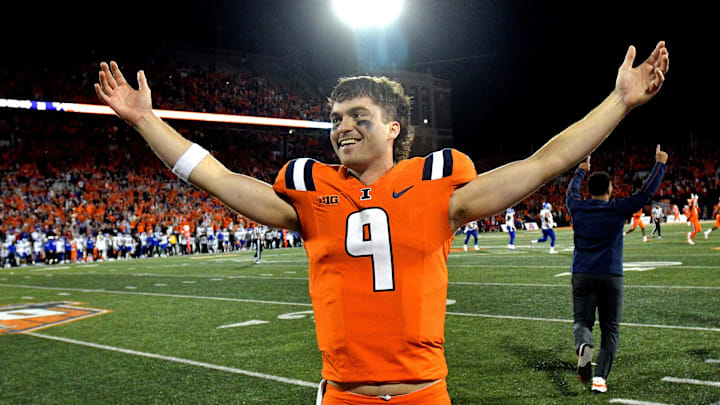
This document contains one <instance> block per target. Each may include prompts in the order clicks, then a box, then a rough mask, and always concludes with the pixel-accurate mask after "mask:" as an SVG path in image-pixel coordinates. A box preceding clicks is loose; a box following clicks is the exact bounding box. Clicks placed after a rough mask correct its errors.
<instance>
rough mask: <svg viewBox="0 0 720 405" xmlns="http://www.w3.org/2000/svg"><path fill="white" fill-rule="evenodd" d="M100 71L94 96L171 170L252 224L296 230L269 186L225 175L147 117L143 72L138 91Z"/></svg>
mask: <svg viewBox="0 0 720 405" xmlns="http://www.w3.org/2000/svg"><path fill="white" fill-rule="evenodd" d="M100 69H101V70H100V83H96V84H95V92H96V93H97V95H98V97H100V99H101V100H102V101H103V102H104V103H105V104H107V105H109V106H110V108H112V109H113V110H114V111H115V113H116V114H117V115H118V116H119V117H120V118H122V119H124V120H125V121H127V122H128V123H129V124H130V125H132V126H133V127H134V128H135V129H136V130H137V131H138V132H139V133H140V134H141V135H142V137H143V138H144V139H145V140H146V141H147V143H148V144H150V147H151V148H152V149H153V151H155V153H156V154H157V155H158V157H160V159H161V160H162V161H163V162H164V163H165V164H166V165H167V166H168V167H169V168H171V169H173V172H175V173H177V174H178V175H179V176H180V177H183V178H186V179H187V180H188V181H190V182H191V183H193V184H195V185H196V186H198V187H200V188H201V189H203V190H205V191H207V192H208V193H209V194H211V195H213V196H215V197H216V198H218V199H219V200H220V201H222V202H223V203H224V204H226V205H227V206H228V207H230V208H232V209H233V210H235V211H237V212H239V213H241V214H242V215H245V216H246V217H248V218H250V219H252V220H253V221H257V222H259V223H262V224H265V225H269V226H272V227H277V228H287V229H296V230H297V229H299V222H298V218H297V214H296V213H295V210H294V209H293V207H292V206H291V205H290V204H289V203H288V202H286V201H285V200H283V199H281V198H280V197H278V195H277V194H275V191H274V190H273V189H272V186H271V185H270V184H267V183H265V182H262V181H260V180H257V179H254V178H252V177H248V176H245V175H242V174H238V173H233V172H231V171H230V170H228V169H227V168H225V166H223V165H222V164H221V163H220V162H218V161H217V160H216V159H215V158H213V157H212V156H210V155H208V154H207V152H206V151H205V150H204V149H202V147H200V146H199V145H195V144H193V143H192V142H190V141H189V140H187V139H185V138H183V137H182V136H181V135H180V134H179V133H177V131H175V130H174V129H173V128H172V127H170V126H169V125H168V124H166V123H165V122H163V121H162V120H161V119H160V118H158V117H157V116H156V115H155V114H153V112H152V100H151V98H150V87H148V83H147V79H146V78H145V73H144V72H143V71H140V72H138V75H137V79H138V84H139V88H138V89H137V90H135V89H133V88H132V87H131V86H130V85H129V84H128V82H127V81H126V80H125V77H123V75H122V73H121V72H120V69H119V68H118V65H117V63H115V62H110V65H109V66H108V64H107V63H105V62H102V63H101V64H100Z"/></svg>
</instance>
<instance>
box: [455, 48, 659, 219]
mask: <svg viewBox="0 0 720 405" xmlns="http://www.w3.org/2000/svg"><path fill="white" fill-rule="evenodd" d="M634 60H635V47H633V46H630V47H629V49H628V51H627V54H626V55H625V60H624V61H623V63H622V65H621V66H620V68H619V69H618V75H617V79H616V81H615V89H614V90H613V91H612V93H610V95H609V96H608V97H607V98H605V100H603V102H602V103H600V105H598V106H597V107H595V109H593V110H592V111H591V112H590V113H589V114H588V115H586V116H585V117H584V118H583V119H581V120H580V121H578V122H576V123H574V124H573V125H571V126H570V127H568V128H567V129H565V130H564V131H562V132H561V133H559V134H558V135H556V136H555V137H553V138H552V139H551V140H550V141H548V142H547V143H546V144H545V145H544V146H543V147H541V148H540V149H539V150H538V151H537V152H535V154H533V155H532V156H530V157H529V158H527V159H525V160H520V161H516V162H513V163H510V164H507V165H505V166H502V167H499V168H497V169H495V170H492V171H489V172H486V173H483V174H482V175H480V176H478V177H477V178H476V179H475V180H473V181H471V182H470V183H468V184H467V185H465V186H464V187H462V188H459V189H458V190H456V191H455V193H454V194H453V196H452V198H451V199H450V225H451V227H452V229H455V227H457V226H459V225H461V224H463V223H465V222H467V221H469V220H474V219H478V218H484V217H487V216H489V215H493V214H495V213H497V212H500V211H502V210H503V209H505V208H507V207H509V206H512V205H514V204H516V203H517V202H519V201H521V200H522V199H523V198H525V197H526V196H528V195H529V194H530V193H532V192H533V191H535V190H536V189H537V188H538V187H540V186H541V185H542V184H544V183H545V182H547V181H549V180H551V179H553V178H554V177H555V176H557V175H558V174H560V173H562V172H564V171H565V170H567V169H568V168H570V167H571V166H573V165H574V164H576V163H577V162H578V161H580V160H581V159H582V158H584V157H585V156H587V155H589V154H590V153H591V152H592V151H593V150H595V148H597V147H598V146H599V145H600V144H601V143H602V141H603V140H605V138H607V136H608V135H610V133H611V132H612V130H613V129H615V127H616V126H617V125H618V123H619V122H620V121H621V120H622V119H623V117H625V115H626V114H627V113H628V112H629V111H630V110H632V109H633V108H635V107H637V106H639V105H642V104H644V103H646V102H647V101H649V100H650V99H651V98H652V97H653V96H655V94H657V92H658V91H659V90H660V87H661V86H662V83H663V82H664V81H665V74H666V73H667V71H668V65H669V57H668V51H667V49H666V48H665V42H663V41H661V42H659V43H658V44H657V46H656V47H655V50H654V51H653V52H652V54H651V55H650V56H649V57H648V58H647V60H645V61H644V62H643V63H641V64H640V65H638V66H636V67H633V61H634ZM591 79H592V78H591Z"/></svg>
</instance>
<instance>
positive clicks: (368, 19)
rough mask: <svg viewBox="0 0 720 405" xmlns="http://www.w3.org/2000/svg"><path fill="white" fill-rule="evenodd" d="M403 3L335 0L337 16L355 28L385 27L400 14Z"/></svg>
mask: <svg viewBox="0 0 720 405" xmlns="http://www.w3.org/2000/svg"><path fill="white" fill-rule="evenodd" d="M402 5H403V1H402V0H360V1H358V0H333V8H334V9H335V13H336V14H337V16H338V17H340V19H341V20H342V21H343V22H344V23H346V24H348V25H350V26H351V27H353V28H368V27H378V28H382V27H385V26H387V25H388V24H390V23H391V22H393V21H395V19H396V18H397V17H398V16H399V15H400V10H402Z"/></svg>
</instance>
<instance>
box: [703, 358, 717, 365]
mask: <svg viewBox="0 0 720 405" xmlns="http://www.w3.org/2000/svg"><path fill="white" fill-rule="evenodd" d="M705 363H710V364H720V360H716V359H707V360H705Z"/></svg>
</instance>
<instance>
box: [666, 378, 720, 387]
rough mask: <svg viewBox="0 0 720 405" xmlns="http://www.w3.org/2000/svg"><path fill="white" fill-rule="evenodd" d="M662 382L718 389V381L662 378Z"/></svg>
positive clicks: (719, 382)
mask: <svg viewBox="0 0 720 405" xmlns="http://www.w3.org/2000/svg"><path fill="white" fill-rule="evenodd" d="M662 381H665V382H674V383H678V384H695V385H707V386H709V387H720V381H704V380H693V379H692V378H675V377H663V379H662Z"/></svg>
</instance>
